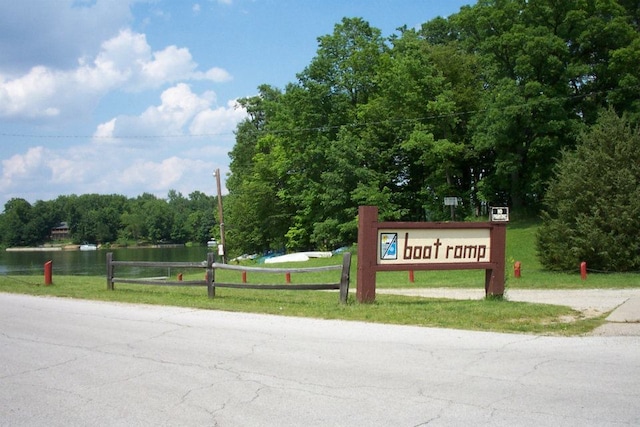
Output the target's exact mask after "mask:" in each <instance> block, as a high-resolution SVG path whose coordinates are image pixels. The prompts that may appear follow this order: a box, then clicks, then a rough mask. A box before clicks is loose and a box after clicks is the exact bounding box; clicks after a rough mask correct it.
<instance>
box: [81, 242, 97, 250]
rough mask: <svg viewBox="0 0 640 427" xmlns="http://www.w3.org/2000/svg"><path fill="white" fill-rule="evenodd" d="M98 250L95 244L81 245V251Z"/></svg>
mask: <svg viewBox="0 0 640 427" xmlns="http://www.w3.org/2000/svg"><path fill="white" fill-rule="evenodd" d="M97 249H98V246H97V245H94V244H93V243H85V244H84V245H80V250H81V251H95V250H97Z"/></svg>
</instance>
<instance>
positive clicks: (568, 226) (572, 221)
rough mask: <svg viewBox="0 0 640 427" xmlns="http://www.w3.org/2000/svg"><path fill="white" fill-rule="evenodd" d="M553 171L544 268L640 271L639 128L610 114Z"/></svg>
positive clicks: (543, 233) (542, 232) (541, 246)
mask: <svg viewBox="0 0 640 427" xmlns="http://www.w3.org/2000/svg"><path fill="white" fill-rule="evenodd" d="M555 171H556V175H555V178H554V179H553V181H552V182H551V184H550V186H549V190H548V192H547V194H546V203H545V204H546V210H545V211H544V212H543V225H542V226H541V227H540V229H539V233H538V239H537V245H538V254H539V257H540V260H541V262H542V264H543V265H544V266H545V267H546V268H549V269H552V270H571V269H576V268H577V266H578V265H579V263H580V262H582V261H586V262H587V265H588V266H589V268H591V269H595V270H602V271H632V270H640V240H638V236H639V235H640V222H639V221H638V218H640V131H639V129H638V128H632V127H631V126H630V125H629V123H628V121H627V120H626V119H624V118H620V117H619V116H618V115H617V114H616V113H615V112H614V111H613V110H612V109H609V110H608V111H606V112H604V113H603V114H602V115H601V116H600V119H599V120H598V122H597V123H596V125H594V126H593V127H592V128H591V129H590V130H589V131H588V132H586V133H585V134H583V135H582V137H581V138H580V142H579V144H578V146H577V147H576V150H575V151H565V152H564V153H563V155H562V158H561V160H560V161H559V162H558V164H557V166H556V168H555Z"/></svg>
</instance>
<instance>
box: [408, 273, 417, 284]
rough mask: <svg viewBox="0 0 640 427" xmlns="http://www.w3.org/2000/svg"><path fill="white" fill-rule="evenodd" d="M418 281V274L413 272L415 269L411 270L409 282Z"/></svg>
mask: <svg viewBox="0 0 640 427" xmlns="http://www.w3.org/2000/svg"><path fill="white" fill-rule="evenodd" d="M415 281H416V276H415V275H414V274H413V270H409V282H410V283H414V282H415Z"/></svg>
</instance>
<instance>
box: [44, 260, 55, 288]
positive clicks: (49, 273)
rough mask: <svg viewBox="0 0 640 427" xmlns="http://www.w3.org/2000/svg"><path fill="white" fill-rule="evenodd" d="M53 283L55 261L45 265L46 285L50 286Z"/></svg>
mask: <svg viewBox="0 0 640 427" xmlns="http://www.w3.org/2000/svg"><path fill="white" fill-rule="evenodd" d="M52 283H53V261H47V262H45V263H44V284H45V285H46V286H49V285H50V284H52Z"/></svg>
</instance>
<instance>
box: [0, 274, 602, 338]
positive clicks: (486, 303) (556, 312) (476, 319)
mask: <svg viewBox="0 0 640 427" xmlns="http://www.w3.org/2000/svg"><path fill="white" fill-rule="evenodd" d="M292 281H293V277H292ZM42 283H43V279H42V278H41V277H35V276H12V277H7V276H1V277H0V292H14V293H23V294H30V295H40V296H53V297H66V298H79V299H91V300H100V301H114V302H124V303H135V304H154V305H172V306H179V307H190V308H201V309H208V310H224V311H236V312H252V313H264V314H277V315H284V316H298V317H315V318H323V319H340V320H351V321H366V322H377V323H387V324H399V325H417V326H431V327H443V328H454V329H467V330H482V331H495V332H520V333H534V334H556V335H576V334H584V333H587V332H589V331H591V330H592V329H593V328H595V327H597V326H598V325H600V324H601V323H602V318H596V319H585V318H582V317H581V316H580V313H578V312H576V311H574V310H572V309H570V308H567V307H559V306H552V305H540V304H529V303H520V302H510V301H501V300H479V301H456V300H447V299H426V298H412V297H403V296H394V295H378V296H377V298H376V302H375V303H373V304H359V303H357V302H355V298H354V297H353V295H351V296H350V298H349V302H348V304H346V305H343V304H340V303H339V302H338V293H337V291H336V292H321V291H260V290H244V289H243V290H239V289H226V288H218V289H217V290H216V297H215V298H213V299H209V298H207V290H206V288H205V287H175V286H151V285H130V284H126V285H125V284H117V283H116V289H115V290H114V291H109V290H107V288H106V280H105V278H102V277H100V278H99V277H78V276H58V277H54V283H53V284H52V285H51V286H44V285H43V284H42ZM567 318H572V319H574V320H573V321H571V322H567V321H566V319H567Z"/></svg>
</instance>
